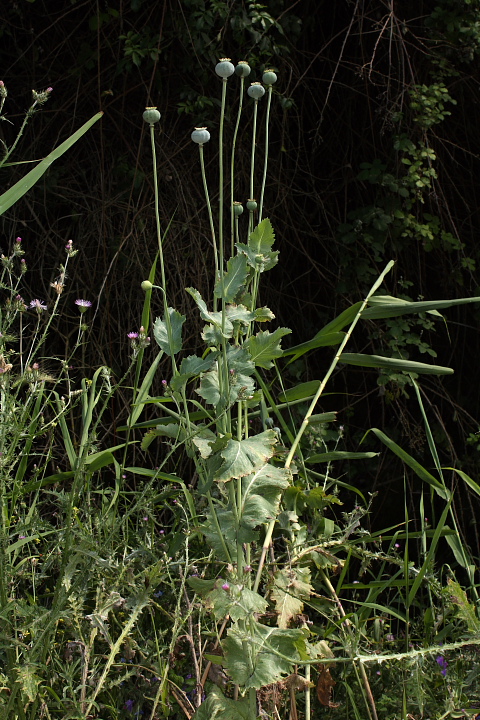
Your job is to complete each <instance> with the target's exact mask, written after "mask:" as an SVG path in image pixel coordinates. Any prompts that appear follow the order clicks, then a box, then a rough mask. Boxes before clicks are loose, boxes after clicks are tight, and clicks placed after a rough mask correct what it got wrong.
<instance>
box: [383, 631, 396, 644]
mask: <svg viewBox="0 0 480 720" xmlns="http://www.w3.org/2000/svg"><path fill="white" fill-rule="evenodd" d="M385 640H388V642H393V641H394V640H395V635H392V633H387V634H386V635H385Z"/></svg>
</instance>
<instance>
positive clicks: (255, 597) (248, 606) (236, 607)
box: [205, 578, 268, 622]
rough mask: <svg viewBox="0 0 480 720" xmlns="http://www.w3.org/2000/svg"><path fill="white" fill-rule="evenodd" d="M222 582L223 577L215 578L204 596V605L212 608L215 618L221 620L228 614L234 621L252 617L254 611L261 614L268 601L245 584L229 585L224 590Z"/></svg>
mask: <svg viewBox="0 0 480 720" xmlns="http://www.w3.org/2000/svg"><path fill="white" fill-rule="evenodd" d="M223 583H224V580H223V579H221V578H217V581H216V583H215V587H214V588H213V590H211V591H210V592H209V593H208V594H207V596H206V597H205V606H206V607H207V608H208V609H209V610H213V613H214V615H215V617H216V618H217V620H223V618H225V617H227V615H230V617H231V619H232V620H233V621H234V622H236V621H237V620H244V619H245V618H247V617H252V616H253V614H254V613H259V614H260V615H262V614H263V613H264V612H265V611H266V609H267V605H268V603H267V601H266V600H265V598H263V597H262V596H261V595H259V594H258V593H256V592H253V590H249V589H248V588H246V587H245V585H230V587H229V589H228V590H224V589H223V587H222V585H223Z"/></svg>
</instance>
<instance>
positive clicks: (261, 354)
mask: <svg viewBox="0 0 480 720" xmlns="http://www.w3.org/2000/svg"><path fill="white" fill-rule="evenodd" d="M291 332H292V331H291V330H289V328H282V327H280V328H277V329H276V330H275V331H274V332H273V333H270V332H269V331H268V330H261V331H260V332H258V333H257V334H256V335H253V336H252V337H250V338H249V339H248V340H247V342H246V343H245V345H244V347H245V346H246V347H248V349H249V351H250V356H251V358H252V360H253V362H254V363H255V365H257V366H259V367H263V368H267V369H268V368H271V367H272V366H273V363H272V360H275V359H276V358H279V357H281V356H282V355H283V350H282V349H281V347H280V340H281V339H282V337H284V336H285V335H288V334H289V333H291Z"/></svg>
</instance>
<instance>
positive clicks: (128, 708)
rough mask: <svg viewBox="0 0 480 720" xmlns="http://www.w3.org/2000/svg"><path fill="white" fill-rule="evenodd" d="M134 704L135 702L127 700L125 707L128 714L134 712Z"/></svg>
mask: <svg viewBox="0 0 480 720" xmlns="http://www.w3.org/2000/svg"><path fill="white" fill-rule="evenodd" d="M133 706H134V702H133V700H127V701H126V702H125V705H124V706H123V707H124V709H125V710H126V711H127V712H133Z"/></svg>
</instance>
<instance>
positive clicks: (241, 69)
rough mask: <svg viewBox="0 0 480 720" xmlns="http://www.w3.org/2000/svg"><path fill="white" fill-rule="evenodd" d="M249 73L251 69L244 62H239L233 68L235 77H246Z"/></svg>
mask: <svg viewBox="0 0 480 720" xmlns="http://www.w3.org/2000/svg"><path fill="white" fill-rule="evenodd" d="M251 72H252V68H251V67H250V65H249V64H248V62H247V61H246V60H240V61H239V63H238V65H237V67H236V68H235V75H238V76H239V77H248V76H249V75H250V73H251Z"/></svg>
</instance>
